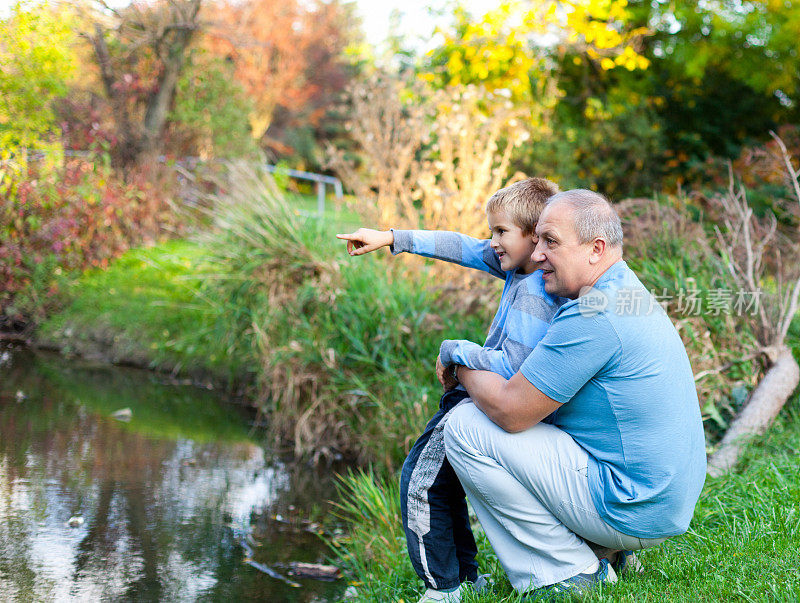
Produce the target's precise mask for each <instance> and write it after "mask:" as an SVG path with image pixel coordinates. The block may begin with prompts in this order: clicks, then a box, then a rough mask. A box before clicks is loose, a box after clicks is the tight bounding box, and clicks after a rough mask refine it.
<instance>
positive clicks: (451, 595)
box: [417, 574, 491, 603]
mask: <svg viewBox="0 0 800 603" xmlns="http://www.w3.org/2000/svg"><path fill="white" fill-rule="evenodd" d="M490 586H491V583H490V582H489V574H481V575H480V576H478V577H477V579H476V580H475V582H462V583H461V584H459V585H458V588H457V589H455V590H451V591H449V592H448V591H444V590H435V589H433V588H429V589H428V590H426V591H425V594H423V595H422V598H421V599H420V600H419V601H417V603H432V602H434V601H440V602H443V603H458V602H459V601H461V593H463V592H464V589H465V588H471V589H472V590H474V591H475V592H476V593H480V592H483V591H484V590H485V589H487V588H489V587H490Z"/></svg>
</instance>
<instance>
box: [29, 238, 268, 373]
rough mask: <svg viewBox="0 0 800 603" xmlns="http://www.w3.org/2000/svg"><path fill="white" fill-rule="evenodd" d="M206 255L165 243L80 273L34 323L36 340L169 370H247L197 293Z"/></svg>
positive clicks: (187, 244) (189, 246) (192, 246)
mask: <svg viewBox="0 0 800 603" xmlns="http://www.w3.org/2000/svg"><path fill="white" fill-rule="evenodd" d="M205 253H206V252H205V250H204V248H203V247H202V246H200V245H198V244H195V243H191V242H188V241H183V240H174V241H168V242H165V243H162V244H159V245H157V246H154V247H149V248H142V249H133V250H130V251H128V252H127V253H125V254H124V255H123V256H122V257H120V258H118V259H117V260H116V261H114V262H113V263H112V264H111V266H110V267H109V268H108V269H107V270H91V271H88V272H85V273H83V274H81V275H80V276H78V277H77V278H75V279H74V280H72V281H71V282H70V283H69V284H68V285H67V288H66V297H67V298H68V299H69V303H68V304H67V305H66V306H65V307H64V308H63V309H62V311H60V312H58V313H56V314H54V315H52V316H50V317H49V318H48V319H47V320H45V321H44V322H43V323H42V324H41V325H40V326H39V329H38V334H37V335H38V337H39V339H40V340H43V341H46V342H48V341H49V342H54V343H56V344H59V345H61V346H63V348H64V350H65V351H66V352H70V351H74V352H78V353H80V354H82V355H89V356H92V355H99V356H103V357H107V358H110V359H112V360H133V361H135V362H138V363H142V364H149V365H150V366H152V367H158V368H169V369H172V370H175V371H181V370H182V369H187V371H188V372H191V371H197V370H200V371H207V372H209V373H211V374H213V375H215V376H224V377H228V378H231V379H232V378H233V377H234V376H241V374H242V373H246V372H248V371H251V370H253V369H252V367H250V366H248V359H247V358H243V357H242V356H241V354H237V350H232V349H225V348H222V347H221V346H220V345H219V342H218V339H217V338H215V337H214V332H213V328H212V323H213V320H212V318H213V317H211V316H210V315H209V310H208V307H207V306H206V305H205V304H203V303H202V299H200V298H199V297H198V294H199V292H200V290H201V285H202V282H203V281H202V279H203V272H204V268H203V264H204V254H205Z"/></svg>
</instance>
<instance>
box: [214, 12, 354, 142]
mask: <svg viewBox="0 0 800 603" xmlns="http://www.w3.org/2000/svg"><path fill="white" fill-rule="evenodd" d="M352 10H353V7H352V5H351V4H347V3H341V2H339V1H338V0H333V1H330V2H324V1H323V0H311V1H309V2H303V1H300V0H286V1H283V2H274V1H273V0H245V1H243V2H233V1H228V0H224V1H222V2H218V3H216V4H214V5H213V16H210V18H211V20H212V21H213V26H212V28H211V29H210V31H209V34H208V36H207V38H206V41H205V44H206V45H207V47H208V48H209V49H210V50H211V51H212V52H214V53H216V54H217V55H219V56H222V57H224V58H225V59H227V60H229V61H231V62H232V63H233V65H234V74H235V77H236V79H237V80H238V81H239V82H240V83H241V85H242V86H243V87H244V89H245V91H246V92H247V94H248V95H249V96H250V98H251V100H252V101H253V107H252V110H251V112H250V115H249V121H250V127H251V132H252V135H253V137H254V138H255V139H256V140H258V141H260V142H261V143H262V144H263V145H264V146H266V147H267V148H271V149H272V150H273V151H276V152H278V153H290V152H292V150H293V149H292V148H290V146H289V145H287V144H286V140H287V137H286V131H287V129H290V128H291V127H292V126H296V125H297V124H298V122H299V121H303V122H305V123H306V124H307V125H309V126H311V127H314V126H316V125H318V124H319V123H320V122H321V120H322V119H323V118H324V116H325V114H326V112H327V109H328V107H329V106H330V105H331V104H332V101H333V99H334V98H335V97H336V95H337V94H338V93H339V92H340V91H341V90H343V89H344V87H345V85H346V84H347V81H348V77H349V75H348V67H347V63H346V61H345V57H344V49H345V47H346V46H347V45H348V43H349V42H350V41H351V39H352V37H353V29H352V25H350V22H351V21H352Z"/></svg>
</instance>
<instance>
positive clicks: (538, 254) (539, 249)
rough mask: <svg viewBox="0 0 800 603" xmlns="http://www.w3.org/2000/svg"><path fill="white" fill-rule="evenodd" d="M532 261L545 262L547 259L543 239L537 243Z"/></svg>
mask: <svg viewBox="0 0 800 603" xmlns="http://www.w3.org/2000/svg"><path fill="white" fill-rule="evenodd" d="M531 259H532V260H533V261H534V262H544V261H545V259H546V257H545V255H544V245H543V243H542V239H541V238H539V240H538V241H537V242H536V247H534V248H533V255H531Z"/></svg>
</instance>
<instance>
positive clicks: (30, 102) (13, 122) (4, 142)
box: [0, 2, 77, 154]
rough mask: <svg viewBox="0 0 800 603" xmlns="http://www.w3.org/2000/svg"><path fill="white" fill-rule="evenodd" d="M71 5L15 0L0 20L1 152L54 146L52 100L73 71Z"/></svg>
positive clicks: (56, 132)
mask: <svg viewBox="0 0 800 603" xmlns="http://www.w3.org/2000/svg"><path fill="white" fill-rule="evenodd" d="M73 25H74V19H73V15H72V13H71V11H70V10H69V9H68V8H67V7H65V6H63V5H53V6H50V5H46V4H34V3H30V2H25V3H22V2H20V3H17V4H16V5H14V6H13V7H12V9H11V13H10V15H9V17H8V18H6V19H5V20H2V21H0V65H1V66H2V68H0V152H5V153H6V154H8V153H9V152H11V153H15V152H17V151H18V150H19V149H26V148H27V149H44V148H51V147H52V146H53V143H54V142H57V139H58V137H59V133H60V132H59V129H58V124H57V123H56V117H55V113H54V111H53V102H54V100H55V99H56V98H58V97H61V96H64V95H65V94H66V93H67V90H68V81H69V77H70V76H71V75H72V74H73V73H74V72H75V68H76V63H77V60H76V54H75V43H76V41H77V36H76V35H75V33H74V29H73Z"/></svg>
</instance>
